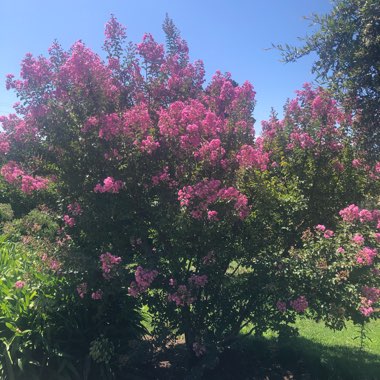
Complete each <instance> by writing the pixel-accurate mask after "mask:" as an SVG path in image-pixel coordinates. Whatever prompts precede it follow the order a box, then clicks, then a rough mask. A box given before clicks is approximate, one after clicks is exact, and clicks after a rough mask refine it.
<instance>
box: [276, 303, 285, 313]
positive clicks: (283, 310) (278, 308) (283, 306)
mask: <svg viewBox="0 0 380 380" xmlns="http://www.w3.org/2000/svg"><path fill="white" fill-rule="evenodd" d="M276 307H277V310H279V311H281V312H282V313H284V312H285V311H286V309H287V307H286V302H284V301H281V300H278V301H277V303H276Z"/></svg>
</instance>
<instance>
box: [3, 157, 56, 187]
mask: <svg viewBox="0 0 380 380" xmlns="http://www.w3.org/2000/svg"><path fill="white" fill-rule="evenodd" d="M1 175H2V176H3V177H4V179H5V180H6V181H7V182H8V183H10V184H15V185H19V186H20V188H21V191H23V192H24V193H27V194H29V193H31V192H32V191H35V190H42V189H45V188H46V187H47V186H48V183H49V181H48V180H47V179H45V178H42V177H39V176H35V177H32V176H30V175H28V174H26V173H25V172H24V171H23V170H22V169H21V168H20V167H19V166H18V164H17V163H16V162H14V161H10V162H8V163H7V164H5V165H4V166H3V167H2V168H1Z"/></svg>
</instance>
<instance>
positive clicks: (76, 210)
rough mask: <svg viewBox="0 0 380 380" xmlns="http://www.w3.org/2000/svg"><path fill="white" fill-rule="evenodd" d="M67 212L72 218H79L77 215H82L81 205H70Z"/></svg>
mask: <svg viewBox="0 0 380 380" xmlns="http://www.w3.org/2000/svg"><path fill="white" fill-rule="evenodd" d="M67 211H68V212H70V213H71V214H72V215H74V216H79V215H82V213H83V210H82V208H81V205H80V204H79V203H78V202H74V203H70V204H69V205H68V206H67Z"/></svg>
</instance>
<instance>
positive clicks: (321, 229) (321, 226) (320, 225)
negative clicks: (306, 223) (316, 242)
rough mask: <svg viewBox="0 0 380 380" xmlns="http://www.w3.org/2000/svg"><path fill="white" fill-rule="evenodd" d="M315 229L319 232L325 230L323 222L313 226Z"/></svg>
mask: <svg viewBox="0 0 380 380" xmlns="http://www.w3.org/2000/svg"><path fill="white" fill-rule="evenodd" d="M315 229H316V230H317V231H319V232H325V230H326V227H325V226H324V225H323V224H318V225H316V226H315Z"/></svg>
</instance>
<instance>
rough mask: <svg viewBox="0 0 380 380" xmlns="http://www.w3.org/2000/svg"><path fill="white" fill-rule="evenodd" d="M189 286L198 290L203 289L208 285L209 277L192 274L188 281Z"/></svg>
mask: <svg viewBox="0 0 380 380" xmlns="http://www.w3.org/2000/svg"><path fill="white" fill-rule="evenodd" d="M188 282H189V285H191V286H194V287H197V288H203V287H204V286H205V285H206V284H207V275H205V274H204V275H196V274H192V275H191V276H190V278H189V280H188Z"/></svg>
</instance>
